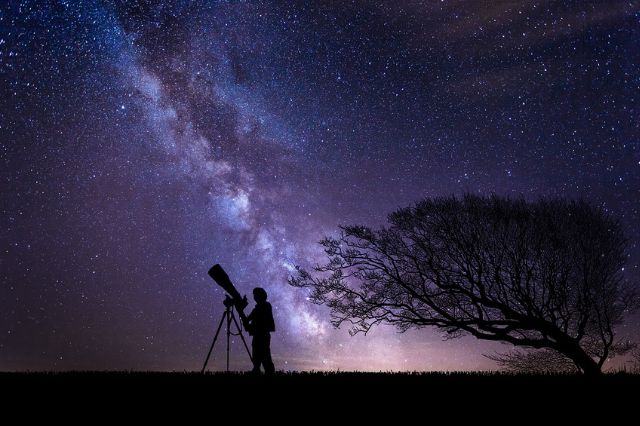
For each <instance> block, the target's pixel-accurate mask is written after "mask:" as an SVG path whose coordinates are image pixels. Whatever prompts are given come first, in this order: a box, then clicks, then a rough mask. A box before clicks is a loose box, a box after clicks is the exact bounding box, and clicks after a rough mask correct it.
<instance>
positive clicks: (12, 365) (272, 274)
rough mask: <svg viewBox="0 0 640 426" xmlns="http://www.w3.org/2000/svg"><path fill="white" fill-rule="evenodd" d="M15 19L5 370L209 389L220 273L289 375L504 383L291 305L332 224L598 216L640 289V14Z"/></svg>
mask: <svg viewBox="0 0 640 426" xmlns="http://www.w3.org/2000/svg"><path fill="white" fill-rule="evenodd" d="M315 3H317V4H315ZM0 13H1V14H0V91H1V92H0V95H1V105H2V108H1V109H0V159H1V160H2V163H1V164H2V167H1V169H0V177H1V182H2V191H1V194H2V195H1V197H2V198H1V201H2V204H1V215H2V226H1V227H0V231H1V233H0V243H1V247H2V257H1V266H2V270H1V275H0V277H1V279H2V281H1V285H2V287H1V289H0V291H1V298H0V369H2V370H23V369H57V370H59V369H148V370H157V369H163V370H194V369H198V368H199V367H200V366H201V364H202V362H203V360H204V356H205V355H206V350H207V349H208V345H209V344H210V343H211V339H212V338H213V333H214V331H215V328H216V326H217V322H218V321H219V319H220V316H221V315H222V311H223V309H224V307H223V305H222V299H223V296H224V293H223V291H222V289H220V288H218V286H216V284H215V283H214V282H213V281H212V280H211V279H210V278H209V277H208V276H207V270H208V269H209V267H210V266H211V265H212V264H214V263H220V264H222V265H223V266H224V268H225V269H226V270H227V272H228V273H229V275H230V277H231V279H232V280H233V281H234V283H235V284H236V286H237V287H238V289H239V290H240V291H241V292H242V293H247V294H250V292H251V289H252V288H253V287H255V286H261V287H264V288H265V289H266V290H267V292H268V293H269V299H270V301H271V303H272V304H273V306H274V309H275V320H276V327H277V332H276V333H275V334H274V337H273V342H272V351H273V354H274V360H275V362H276V368H278V369H285V370H293V369H342V370H347V369H358V370H405V369H408V370H433V369H455V370H463V369H489V368H495V365H494V364H493V363H492V362H491V361H489V360H488V359H486V358H485V357H483V356H482V354H483V353H488V352H493V351H495V350H504V349H506V347H505V346H502V345H493V344H488V343H483V342H479V341H477V340H474V339H471V338H464V339H458V340H454V341H443V340H442V338H441V337H440V336H439V334H438V333H437V332H435V331H433V330H430V329H420V330H413V331H410V332H407V333H404V334H399V333H397V332H396V331H395V330H394V329H392V328H390V327H379V328H377V329H375V330H373V331H372V332H371V333H369V334H368V335H367V336H362V335H358V336H354V337H350V336H349V335H348V333H347V331H346V330H342V329H340V330H335V329H333V328H332V327H331V325H330V324H329V321H328V320H329V316H328V311H327V310H326V309H325V308H323V307H318V306H315V305H312V304H310V303H309V302H308V301H307V299H306V293H305V290H301V289H295V288H292V287H290V286H288V285H287V283H286V279H287V277H288V276H289V274H291V271H292V269H293V266H294V265H298V264H299V265H302V266H307V267H308V266H309V265H312V264H314V263H317V262H322V261H323V260H324V258H323V256H322V252H321V250H320V247H319V246H318V244H317V242H318V241H319V240H320V239H321V238H322V237H323V236H324V235H329V234H332V233H334V232H336V229H337V226H338V225H339V224H355V223H357V224H367V225H371V226H378V225H381V224H383V223H384V221H385V218H386V215H387V214H388V213H390V212H392V211H393V210H395V209H397V208H399V207H402V206H406V205H409V204H411V203H413V202H415V201H416V200H419V199H420V198H423V197H432V196H438V195H447V194H462V193H465V192H473V193H480V194H490V193H493V192H495V193H499V194H508V195H513V196H523V197H525V198H527V199H536V198H538V197H540V196H565V197H586V198H588V199H589V200H591V201H592V202H593V203H594V204H597V205H600V206H602V207H603V208H605V209H606V210H607V211H609V212H611V213H612V214H614V215H616V216H617V217H619V218H620V219H621V221H622V223H623V225H624V226H625V230H626V232H627V237H628V238H629V261H628V263H627V266H626V268H625V272H626V273H627V277H628V278H629V279H631V280H635V281H638V280H639V268H638V265H639V264H640V248H639V247H638V241H639V239H640V220H639V219H640V211H639V210H640V203H638V201H637V200H638V199H639V197H640V141H639V138H640V128H639V127H640V120H638V117H639V111H638V98H639V96H640V90H639V89H640V47H639V46H640V25H639V24H638V22H639V21H638V20H639V19H640V11H639V8H638V4H637V3H635V2H629V1H609V2H603V1H575V2H574V1H566V2H551V1H544V0H541V1H509V2H506V1H505V2H479V1H478V2H462V1H449V0H447V1H427V2H389V3H385V2H379V3H373V2H353V3H346V2H345V3H344V4H340V3H336V4H333V5H330V4H328V3H327V4H326V5H325V2H309V1H305V2H297V1H295V2H292V1H286V2H214V1H206V2H204V1H196V2H189V1H182V2H164V3H159V2H151V1H144V2H131V1H127V2H125V1H122V2H120V1H115V2H91V1H83V2H72V1H69V2H65V1H43V2H32V1H21V2H16V1H9V4H8V5H4V6H3V7H2V11H1V12H0ZM621 333H623V335H624V336H628V337H630V338H634V339H636V340H638V339H640V319H638V317H637V316H636V317H631V318H630V319H629V320H628V321H627V323H626V325H625V327H623V328H621ZM234 340H236V339H234ZM222 348H223V345H222V344H220V345H219V347H218V351H216V352H215V353H214V358H213V361H212V363H211V367H212V368H214V369H219V368H222V366H223V358H222V356H221V354H222ZM246 358H247V357H246V355H245V354H243V353H242V350H241V346H240V344H239V342H237V341H236V342H234V346H233V348H232V368H234V369H246V368H248V366H249V363H248V361H247V359H246Z"/></svg>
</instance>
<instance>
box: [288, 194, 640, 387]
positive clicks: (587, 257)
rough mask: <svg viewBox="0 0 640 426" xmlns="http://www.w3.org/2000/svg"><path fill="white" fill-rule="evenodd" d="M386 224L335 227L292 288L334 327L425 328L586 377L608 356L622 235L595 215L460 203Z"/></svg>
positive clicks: (494, 200) (626, 300) (619, 298)
mask: <svg viewBox="0 0 640 426" xmlns="http://www.w3.org/2000/svg"><path fill="white" fill-rule="evenodd" d="M389 222H390V226H389V227H384V228H381V229H379V230H372V229H370V228H368V227H366V226H343V227H341V233H340V236H339V237H337V238H333V237H327V238H325V239H323V240H322V241H321V244H322V245H323V246H324V250H325V252H326V254H327V256H328V258H329V262H328V263H327V264H325V265H317V266H316V267H315V268H314V269H315V271H316V272H315V273H314V274H311V273H309V272H308V271H306V270H305V269H302V268H300V267H298V273H297V274H296V275H295V276H292V277H290V279H289V283H290V284H291V285H293V286H297V287H306V288H310V289H311V290H312V291H311V294H310V299H311V300H312V301H313V302H314V303H317V304H326V305H327V306H328V307H329V308H330V309H331V315H332V323H333V324H334V326H336V327H339V326H340V325H342V324H343V323H345V322H348V323H350V324H351V325H352V328H351V330H350V332H351V333H352V334H353V333H357V332H364V333H366V332H367V331H368V330H369V329H370V328H371V326H373V325H375V324H379V323H383V322H384V323H388V324H393V325H395V326H396V327H397V328H398V329H399V330H400V331H405V330H407V329H409V328H412V327H413V328H420V327H426V326H433V327H437V328H438V329H440V330H441V331H443V334H444V335H445V336H446V337H448V338H451V337H457V336H461V335H464V334H470V335H472V336H475V337H477V338H479V339H486V340H494V341H503V342H507V343H511V344H513V345H515V346H518V347H523V348H528V349H544V350H551V351H555V352H557V353H559V354H562V355H563V356H565V357H566V358H568V359H570V360H571V361H572V362H573V363H574V364H575V366H576V368H578V369H579V370H580V371H582V372H584V373H586V374H590V375H595V374H599V373H600V372H601V371H602V366H603V364H604V362H605V361H606V360H607V359H608V358H609V357H610V356H612V355H614V354H615V353H616V351H617V349H616V348H617V347H618V346H617V342H616V341H615V333H614V328H615V326H616V325H618V324H620V323H621V322H622V320H623V317H624V315H625V314H626V313H627V312H629V311H630V310H631V309H632V308H634V307H636V306H637V298H636V297H635V293H634V291H633V289H632V287H631V285H630V284H629V283H628V282H626V281H624V279H623V275H622V272H621V271H622V267H623V265H624V261H625V246H626V243H625V239H624V236H623V233H622V230H621V226H620V224H619V223H618V221H617V220H615V219H614V218H612V217H610V216H609V215H608V214H606V213H605V212H604V211H602V210H601V209H598V208H596V207H593V206H591V205H590V204H588V203H587V202H585V201H567V200H562V199H545V200H540V201H537V202H527V201H525V200H522V199H518V200H512V199H509V198H503V197H498V196H491V197H478V196H471V195H468V196H465V197H464V198H462V199H458V198H455V197H449V198H436V199H425V200H423V201H421V202H419V203H417V204H416V205H415V206H412V207H408V208H403V209H400V210H398V211H396V212H394V213H392V214H390V215H389Z"/></svg>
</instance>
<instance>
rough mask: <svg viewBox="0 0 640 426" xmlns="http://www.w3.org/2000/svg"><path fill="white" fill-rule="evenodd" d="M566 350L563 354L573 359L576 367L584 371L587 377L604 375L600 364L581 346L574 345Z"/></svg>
mask: <svg viewBox="0 0 640 426" xmlns="http://www.w3.org/2000/svg"><path fill="white" fill-rule="evenodd" d="M564 349H565V350H563V351H561V352H563V353H564V354H565V355H567V356H568V357H569V358H571V360H572V361H573V362H574V363H575V364H576V366H578V368H579V369H580V370H582V372H583V373H584V375H585V376H590V377H594V376H600V375H601V374H602V370H601V369H600V366H599V365H598V363H597V362H596V361H595V360H594V359H593V358H591V357H590V356H589V355H588V354H587V353H586V352H585V351H584V350H583V349H582V348H581V347H580V345H579V344H577V343H574V344H572V345H571V346H570V347H566V348H564Z"/></svg>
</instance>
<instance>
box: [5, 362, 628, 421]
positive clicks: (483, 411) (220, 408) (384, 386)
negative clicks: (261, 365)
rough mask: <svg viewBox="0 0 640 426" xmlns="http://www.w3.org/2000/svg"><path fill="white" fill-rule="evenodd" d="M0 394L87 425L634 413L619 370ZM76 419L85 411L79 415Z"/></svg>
mask: <svg viewBox="0 0 640 426" xmlns="http://www.w3.org/2000/svg"><path fill="white" fill-rule="evenodd" d="M0 387H1V389H2V400H1V402H2V406H3V410H5V412H6V410H7V409H16V410H17V412H18V413H20V416H21V418H22V419H25V420H26V419H29V418H30V417H29V416H30V415H34V416H37V417H39V418H42V417H41V416H42V415H44V417H46V418H50V416H54V417H56V416H57V418H59V419H62V420H66V419H68V418H69V416H72V417H73V416H74V417H75V419H76V420H80V421H81V422H85V421H88V420H91V421H90V423H93V422H96V421H97V422H104V421H105V419H107V418H108V419H110V420H117V421H120V420H121V421H122V422H125V423H128V422H131V421H134V420H136V419H140V420H144V421H146V422H148V421H149V419H150V418H154V419H158V421H160V422H162V424H164V423H166V422H171V423H176V422H177V423H178V424H189V423H196V422H198V423H200V422H202V421H203V420H202V417H203V416H204V417H205V420H204V421H205V422H207V423H209V422H211V423H214V424H215V423H219V422H220V421H221V420H220V419H227V418H231V420H229V421H226V422H227V423H238V424H245V423H246V422H247V421H248V420H249V419H255V418H256V417H257V418H258V419H260V418H269V419H271V420H273V419H276V420H278V419H289V420H291V419H293V420H294V421H296V420H299V419H301V418H306V419H312V420H313V421H311V420H309V421H304V422H301V423H300V424H304V425H306V424H310V425H313V424H323V423H330V424H333V423H334V422H335V423H336V424H342V423H343V422H344V421H345V419H353V420H354V423H356V424H362V423H363V422H365V421H366V422H369V421H370V422H372V423H374V422H375V424H380V423H392V424H394V425H395V424H397V423H445V422H448V421H442V420H438V418H439V416H445V417H446V418H449V420H454V422H453V424H458V423H460V422H462V421H463V420H464V421H465V422H468V421H472V422H474V423H482V424H484V421H490V422H493V421H499V422H502V423H514V422H517V423H522V422H525V423H529V422H533V421H536V422H545V423H546V422H548V421H552V424H556V423H569V424H575V423H576V421H577V419H582V420H583V421H584V422H587V421H589V422H590V423H591V422H592V421H593V419H594V418H606V419H607V420H608V421H613V420H614V419H616V418H619V419H624V418H626V416H627V415H628V413H629V412H632V413H633V412H635V411H636V410H637V405H638V402H639V399H640V375H629V374H623V373H618V374H607V375H604V376H602V377H597V378H587V377H583V376H577V375H512V374H504V373H357V372H339V373H320V372H289V373H279V374H276V375H275V376H272V377H266V376H257V377H256V376H253V375H250V374H241V373H230V374H225V373H207V374H204V375H202V374H199V373H189V372H183V373H181V372H166V373H157V372H64V373H0ZM17 407H19V408H17ZM629 410H631V411H629ZM85 412H91V413H93V414H91V415H90V417H86V416H85V414H84V413H85ZM132 413H135V414H132ZM509 413H514V414H509ZM25 415H27V417H25ZM300 416H302V417H300ZM416 416H417V417H416ZM594 416H595V417H594ZM5 417H7V416H5ZM169 419H171V420H169ZM216 419H217V420H216ZM621 421H622V420H621ZM260 422H261V421H258V423H260ZM297 423H298V422H297V421H296V424H297ZM7 424H9V423H7ZM11 424H13V423H11ZM268 424H271V421H269V422H268ZM274 424H277V422H276V423H274Z"/></svg>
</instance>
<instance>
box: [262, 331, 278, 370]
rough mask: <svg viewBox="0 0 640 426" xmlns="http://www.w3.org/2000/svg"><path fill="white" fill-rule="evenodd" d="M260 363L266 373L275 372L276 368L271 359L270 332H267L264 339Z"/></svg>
mask: <svg viewBox="0 0 640 426" xmlns="http://www.w3.org/2000/svg"><path fill="white" fill-rule="evenodd" d="M262 364H263V365H264V372H265V373H266V374H273V373H275V371H276V369H275V367H274V366H273V361H272V360H271V334H267V339H266V340H265V346H264V353H263V357H262Z"/></svg>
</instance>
